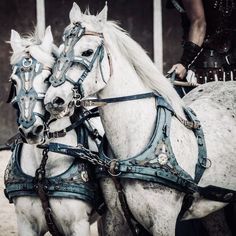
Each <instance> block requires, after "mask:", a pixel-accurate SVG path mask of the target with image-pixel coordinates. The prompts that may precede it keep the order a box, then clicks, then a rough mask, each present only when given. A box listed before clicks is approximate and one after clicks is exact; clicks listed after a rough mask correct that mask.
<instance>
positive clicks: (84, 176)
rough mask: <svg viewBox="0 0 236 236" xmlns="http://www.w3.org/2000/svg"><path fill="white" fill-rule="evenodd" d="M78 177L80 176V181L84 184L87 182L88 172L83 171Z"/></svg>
mask: <svg viewBox="0 0 236 236" xmlns="http://www.w3.org/2000/svg"><path fill="white" fill-rule="evenodd" d="M80 175H81V178H82V180H83V181H84V182H88V181H89V176H88V172H87V171H85V170H83V171H81V174H80Z"/></svg>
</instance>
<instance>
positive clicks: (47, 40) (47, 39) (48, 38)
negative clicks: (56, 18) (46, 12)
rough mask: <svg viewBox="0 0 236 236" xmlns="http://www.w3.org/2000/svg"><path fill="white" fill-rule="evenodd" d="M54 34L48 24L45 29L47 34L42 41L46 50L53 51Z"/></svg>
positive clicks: (42, 45)
mask: <svg viewBox="0 0 236 236" xmlns="http://www.w3.org/2000/svg"><path fill="white" fill-rule="evenodd" d="M52 45H53V36H52V31H51V26H48V27H47V28H46V30H45V35H44V38H43V40H42V43H41V48H42V49H43V50H44V51H46V52H51V51H52Z"/></svg>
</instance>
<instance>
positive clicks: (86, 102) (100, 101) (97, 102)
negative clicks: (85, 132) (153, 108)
mask: <svg viewBox="0 0 236 236" xmlns="http://www.w3.org/2000/svg"><path fill="white" fill-rule="evenodd" d="M157 96H159V95H157V94H156V93H154V92H150V93H142V94H136V95H130V96H122V97H113V98H92V99H83V100H81V101H79V103H80V105H81V106H104V105H106V104H108V103H116V102H126V101H132V100H140V99H144V98H151V97H157Z"/></svg>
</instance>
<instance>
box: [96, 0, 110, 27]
mask: <svg viewBox="0 0 236 236" xmlns="http://www.w3.org/2000/svg"><path fill="white" fill-rule="evenodd" d="M107 11H108V7H107V2H106V4H105V6H104V8H103V9H102V10H101V12H100V13H99V14H98V15H97V18H98V20H99V21H100V22H102V23H105V22H106V21H107Z"/></svg>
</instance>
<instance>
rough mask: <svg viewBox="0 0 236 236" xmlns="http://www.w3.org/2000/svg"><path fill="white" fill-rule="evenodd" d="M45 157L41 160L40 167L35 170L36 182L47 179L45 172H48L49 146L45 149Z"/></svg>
mask: <svg viewBox="0 0 236 236" xmlns="http://www.w3.org/2000/svg"><path fill="white" fill-rule="evenodd" d="M42 154H43V158H42V160H41V163H40V166H39V168H38V169H37V170H36V171H35V180H36V182H42V181H43V179H45V174H46V170H45V167H46V164H47V160H48V148H47V147H45V148H44V149H43V153H42Z"/></svg>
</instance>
